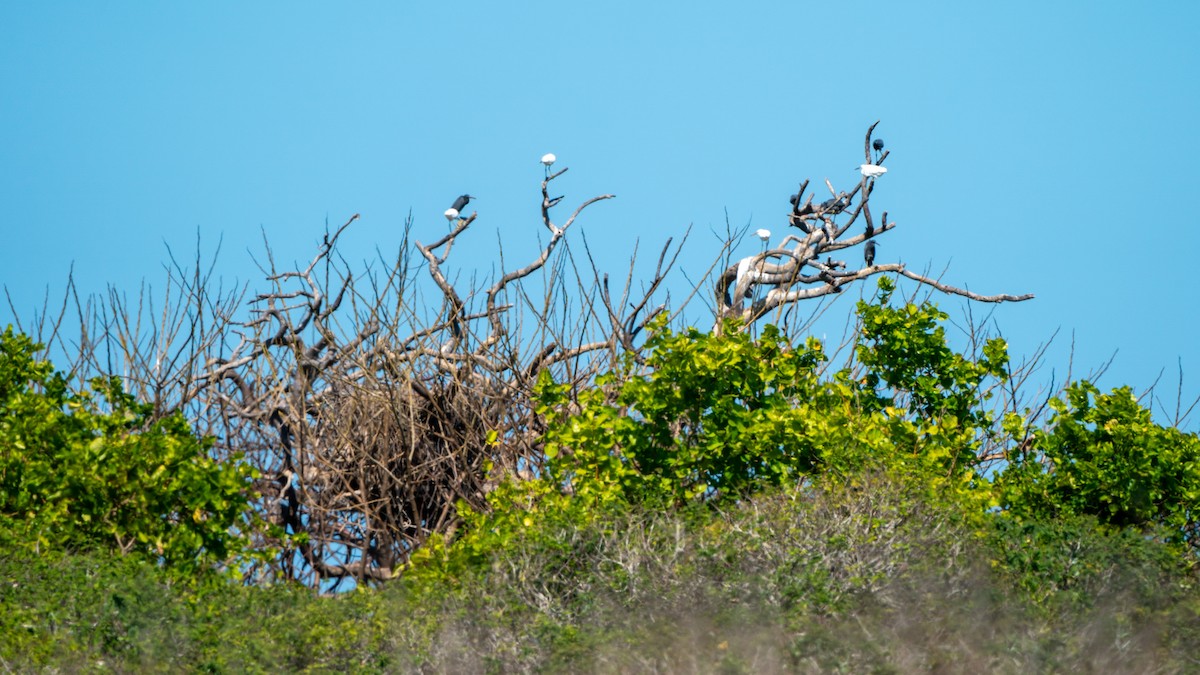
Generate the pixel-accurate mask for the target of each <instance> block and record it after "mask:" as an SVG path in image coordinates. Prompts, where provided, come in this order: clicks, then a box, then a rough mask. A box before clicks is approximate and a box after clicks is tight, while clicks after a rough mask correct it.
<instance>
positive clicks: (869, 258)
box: [863, 239, 875, 267]
mask: <svg viewBox="0 0 1200 675" xmlns="http://www.w3.org/2000/svg"><path fill="white" fill-rule="evenodd" d="M863 260H865V261H866V263H867V267H870V266H871V265H874V264H875V240H874V239H872V240H870V241H868V242H867V245H866V246H864V247H863Z"/></svg>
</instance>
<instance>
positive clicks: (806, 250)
mask: <svg viewBox="0 0 1200 675" xmlns="http://www.w3.org/2000/svg"><path fill="white" fill-rule="evenodd" d="M878 124H879V122H875V124H872V125H871V127H870V128H869V129H867V134H866V140H865V141H864V147H863V152H864V155H865V158H866V163H867V164H868V165H882V164H883V162H884V160H886V159H887V156H888V154H889V153H888V152H886V151H885V152H883V153H882V155H881V156H880V157H879V159H878V160H873V159H872V157H871V134H872V133H873V132H874V131H875V127H876V126H877V125H878ZM876 163H877V164H876ZM876 179H877V178H876V177H873V176H869V175H868V174H867V172H864V173H863V176H862V178H861V179H860V180H859V182H858V185H856V186H855V187H854V189H853V190H851V191H850V192H838V191H837V190H835V189H834V187H833V184H832V183H830V182H829V180H828V179H827V180H826V181H825V186H826V187H827V188H828V189H829V193H830V195H831V197H830V199H828V200H825V201H823V202H820V203H818V204H815V205H814V204H813V201H814V195H813V194H812V193H809V194H808V195H807V197H806V196H805V193H806V191H807V190H808V183H809V181H807V180H805V181H804V182H803V183H801V184H800V191H799V192H798V193H797V194H796V195H795V196H794V198H793V206H792V212H791V213H790V214H788V225H789V226H790V227H794V228H796V229H798V230H799V231H800V233H801V234H788V235H787V236H785V237H784V238H783V240H782V241H780V242H779V244H778V245H777V246H776V247H774V248H771V249H769V250H766V251H763V252H762V253H759V254H757V255H753V256H749V257H746V258H742V259H741V260H739V261H738V262H737V263H735V264H733V265H730V266H729V267H727V268H726V269H725V270H724V271H723V272H721V273H720V274H719V275H718V277H717V284H716V298H717V307H718V311H717V319H718V326H719V325H720V320H721V319H723V318H727V317H740V318H742V319H743V320H744V321H745V324H744V325H746V326H750V325H752V324H753V323H754V322H755V321H756V320H758V319H760V318H762V317H764V316H766V315H768V314H770V313H772V312H779V311H780V310H781V309H783V308H785V307H787V306H789V305H792V304H795V303H797V302H800V301H802V300H812V299H815V298H821V297H823V296H826V295H830V294H834V293H841V292H842V291H843V290H844V289H845V288H846V287H847V286H849V285H850V284H852V283H854V282H856V281H860V280H862V279H866V278H868V277H871V276H875V275H877V274H884V273H894V274H898V275H900V276H903V277H907V278H909V279H912V280H914V281H917V282H920V283H922V284H926V285H929V286H932V287H933V288H936V289H937V290H939V291H942V292H943V293H949V294H954V295H961V296H963V297H966V298H969V299H971V300H975V301H978V302H1019V301H1022V300H1028V299H1030V298H1032V297H1033V295H1032V294H1026V295H980V294H977V293H972V292H971V291H967V290H965V289H961V288H957V287H954V286H950V285H947V284H943V283H941V282H940V281H938V280H936V279H931V278H929V277H926V276H924V275H921V274H917V273H915V272H912V271H910V270H908V269H906V268H905V266H904V265H902V264H895V263H889V264H878V265H877V264H874V244H873V242H874V240H875V239H876V238H877V237H879V236H881V235H883V234H885V233H887V232H888V231H890V230H892V229H893V228H895V227H896V223H895V222H892V221H889V220H888V213H887V211H884V212H883V217H882V219H880V222H879V223H878V225H877V224H876V221H875V219H874V217H873V216H872V215H871V206H870V201H871V193H872V192H873V191H874V189H875V181H876ZM856 198H857V199H858V203H857V205H855V204H854V200H855V199H856ZM842 216H846V217H845V219H844V220H843V222H841V223H838V219H839V218H840V217H842ZM860 218H861V222H862V224H863V229H862V231H861V232H860V233H858V234H849V233H850V230H851V229H852V228H854V227H855V225H856V224H858V223H859V222H860ZM859 244H866V245H867V246H869V247H870V253H868V254H867V255H865V256H864V262H866V264H865V265H864V266H862V267H860V268H858V269H853V268H852V267H851V266H850V265H849V264H848V263H847V262H846V261H845V260H839V259H835V258H834V257H833V256H834V254H839V255H840V253H841V252H842V251H845V250H846V249H850V248H852V247H855V246H858V245H859ZM822 257H824V258H825V259H824V260H822V259H821V258H822Z"/></svg>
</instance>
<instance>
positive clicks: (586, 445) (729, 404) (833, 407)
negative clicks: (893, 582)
mask: <svg viewBox="0 0 1200 675" xmlns="http://www.w3.org/2000/svg"><path fill="white" fill-rule="evenodd" d="M737 328H738V327H737V325H736V324H729V325H727V326H726V330H724V331H723V332H722V333H721V334H720V335H712V334H708V333H702V332H699V331H696V330H694V329H691V330H687V331H684V332H681V333H676V332H673V331H671V330H669V329H667V328H666V327H665V326H664V325H661V324H660V325H657V326H655V330H654V332H653V334H652V336H651V337H650V338H649V340H647V344H646V347H647V350H648V352H649V356H648V357H647V359H646V362H645V372H644V374H636V375H634V374H631V371H632V369H633V367H632V363H631V364H630V372H625V373H614V374H612V375H610V376H608V377H607V378H604V379H602V380H601V381H600V382H599V383H598V385H597V386H596V387H595V388H592V389H588V390H584V391H580V392H576V403H577V405H578V410H579V412H578V413H576V414H571V413H569V412H567V411H568V410H570V409H571V408H572V407H573V405H572V404H571V402H570V400H569V399H570V395H571V393H572V392H570V391H568V390H567V389H566V388H565V387H563V386H560V385H556V384H554V383H553V382H552V381H550V380H549V378H548V376H545V375H543V379H542V381H541V382H540V384H539V387H538V389H537V395H538V400H539V403H540V407H539V412H540V413H541V414H543V415H545V416H546V418H547V422H548V429H547V431H546V434H545V440H546V454H547V456H548V458H549V460H550V461H549V468H548V475H549V476H550V478H551V480H552V481H554V482H556V483H563V484H569V485H570V486H571V489H572V490H573V491H574V493H575V495H576V496H577V497H579V498H582V499H585V500H589V501H597V502H605V501H608V500H611V499H616V498H620V499H624V500H632V501H660V502H663V503H673V504H679V503H683V502H686V501H689V500H696V499H704V500H711V499H714V498H716V499H722V498H733V497H737V496H740V495H744V494H747V493H748V492H752V491H754V490H759V489H763V488H765V487H770V486H779V485H791V484H795V483H797V482H802V481H804V480H805V479H806V477H807V476H809V475H810V474H811V473H813V472H814V471H816V470H817V469H818V467H822V468H823V469H824V470H829V469H833V470H840V469H843V468H846V467H848V466H851V465H854V464H855V463H856V462H857V461H858V460H859V458H861V457H862V456H864V455H866V454H868V453H869V452H870V451H872V450H880V449H881V448H882V447H883V446H884V445H885V444H886V438H885V436H884V434H883V433H881V431H880V429H879V424H880V422H881V421H882V418H880V419H875V420H871V419H866V418H865V417H864V416H861V415H860V414H859V412H858V411H857V410H855V409H854V408H853V407H851V406H848V405H846V403H847V401H846V398H845V395H844V392H842V391H841V390H839V389H838V387H837V386H835V385H833V384H829V383H823V382H821V381H820V380H819V378H818V373H817V370H818V367H819V366H820V365H821V364H822V363H823V361H824V360H825V356H824V354H823V352H822V348H821V344H820V343H819V342H818V341H816V340H809V341H808V343H807V344H805V345H803V346H796V347H793V346H792V345H790V344H789V343H788V341H787V340H786V338H785V337H784V336H783V335H782V334H781V333H780V332H779V331H778V330H777V329H776V328H774V327H772V326H768V327H766V329H764V331H763V333H762V335H761V336H760V337H759V339H757V340H755V339H753V338H752V337H751V336H750V335H748V334H746V333H745V332H742V331H740V330H737Z"/></svg>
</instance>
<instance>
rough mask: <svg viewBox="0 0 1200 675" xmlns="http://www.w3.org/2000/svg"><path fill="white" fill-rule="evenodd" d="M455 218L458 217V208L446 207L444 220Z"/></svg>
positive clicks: (452, 220)
mask: <svg viewBox="0 0 1200 675" xmlns="http://www.w3.org/2000/svg"><path fill="white" fill-rule="evenodd" d="M456 218H458V209H454V208H451V209H446V220H448V221H450V222H454V220H455V219H456Z"/></svg>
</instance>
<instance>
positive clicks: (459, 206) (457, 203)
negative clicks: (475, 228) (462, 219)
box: [450, 195, 475, 213]
mask: <svg viewBox="0 0 1200 675" xmlns="http://www.w3.org/2000/svg"><path fill="white" fill-rule="evenodd" d="M472 199H475V198H474V197H472V196H471V195H462V196H460V197H459V198H458V199H455V200H454V203H453V204H452V205H450V208H452V209H454V210H455V211H458V212H459V213H462V210H463V209H465V208H466V207H467V202H469V201H471V200H472Z"/></svg>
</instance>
